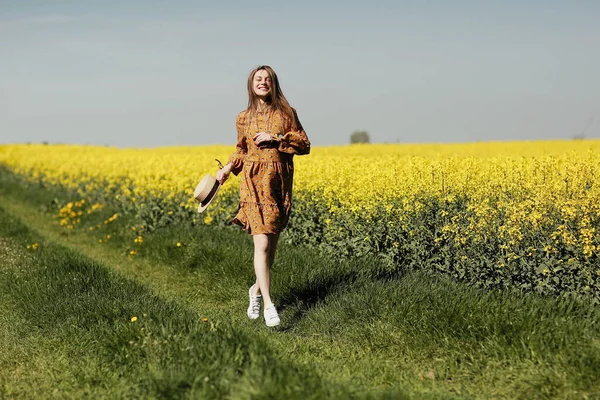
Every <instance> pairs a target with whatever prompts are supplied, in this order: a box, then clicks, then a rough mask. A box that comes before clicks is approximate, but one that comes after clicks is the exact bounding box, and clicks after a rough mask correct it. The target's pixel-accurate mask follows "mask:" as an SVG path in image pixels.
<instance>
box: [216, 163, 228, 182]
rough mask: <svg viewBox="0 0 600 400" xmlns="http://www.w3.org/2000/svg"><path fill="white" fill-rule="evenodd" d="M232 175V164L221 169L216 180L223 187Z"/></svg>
mask: <svg viewBox="0 0 600 400" xmlns="http://www.w3.org/2000/svg"><path fill="white" fill-rule="evenodd" d="M230 173H231V164H230V163H229V164H227V165H225V166H224V167H223V168H221V169H220V170H218V171H217V176H216V178H217V180H218V181H219V183H220V184H221V185H222V184H223V183H225V181H226V180H227V178H229V174H230Z"/></svg>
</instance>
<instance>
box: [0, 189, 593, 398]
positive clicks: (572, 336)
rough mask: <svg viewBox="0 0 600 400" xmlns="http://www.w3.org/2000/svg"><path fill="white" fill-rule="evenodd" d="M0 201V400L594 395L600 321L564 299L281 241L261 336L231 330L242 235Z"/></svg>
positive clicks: (10, 192) (245, 254)
mask: <svg viewBox="0 0 600 400" xmlns="http://www.w3.org/2000/svg"><path fill="white" fill-rule="evenodd" d="M0 200H1V201H2V203H0V204H2V206H3V208H4V210H5V212H3V213H1V214H0V226H1V228H0V238H2V239H0V240H1V242H0V243H2V247H1V249H2V250H1V253H0V261H1V262H2V265H3V267H2V269H1V270H0V271H1V272H0V274H1V275H0V276H1V278H2V280H1V281H0V292H1V293H2V294H1V295H0V301H1V303H0V304H1V306H2V307H3V309H4V308H5V309H6V310H8V311H7V312H6V314H4V315H2V319H1V320H0V346H1V347H0V349H2V352H1V353H0V384H1V385H2V386H0V390H3V391H0V397H2V394H4V395H9V394H10V393H16V394H20V395H21V396H23V397H36V396H35V395H36V394H44V396H42V397H52V393H53V390H54V389H58V390H59V392H58V393H56V394H55V395H54V396H55V397H82V396H86V395H93V396H95V397H102V396H105V397H128V396H131V397H136V396H140V395H141V396H142V397H192V398H194V397H208V398H219V397H223V396H229V397H232V398H250V397H252V396H253V395H255V396H256V398H265V397H272V398H290V397H292V398H293V397H296V398H307V397H311V396H312V397H314V398H350V397H367V398H403V397H410V398H585V397H586V396H587V397H589V398H594V397H600V378H599V377H600V327H599V321H600V311H599V310H598V309H597V308H595V307H593V306H590V305H586V304H583V303H581V302H578V301H577V300H568V299H552V298H543V297H539V296H535V295H521V294H518V293H514V292H513V293H510V292H485V291H480V290H477V289H473V288H468V287H465V286H463V285H460V284H457V283H455V282H453V281H451V280H449V279H447V278H443V277H440V276H437V275H433V274H425V273H422V272H421V273H414V272H412V273H405V274H400V275H394V276H389V275H387V274H385V273H384V272H383V271H385V268H383V266H382V265H380V264H379V263H378V261H377V260H373V259H355V260H352V261H348V262H342V261H340V260H334V259H331V258H327V257H323V256H321V255H319V254H315V253H314V252H313V251H311V250H307V249H304V248H301V247H294V246H286V245H282V246H280V249H279V252H278V256H277V260H276V265H275V266H274V271H273V282H272V284H273V290H272V291H273V295H274V298H275V300H276V304H277V305H278V308H279V309H280V311H281V317H282V328H281V329H275V330H273V329H269V328H267V327H265V326H264V323H261V322H260V321H250V320H248V319H247V317H246V316H245V309H246V307H247V304H246V301H247V300H246V294H247V288H248V286H249V285H250V284H251V282H252V279H253V272H252V258H251V256H252V247H251V241H250V238H249V237H248V236H247V235H245V234H243V233H240V232H237V231H234V230H219V229H211V228H210V227H201V228H191V227H188V226H178V227H172V228H165V229H161V230H159V231H156V232H153V233H146V234H143V237H144V242H143V244H141V245H138V244H134V243H133V239H134V238H135V237H136V236H137V233H135V232H133V231H132V230H131V228H130V225H131V223H132V221H127V220H125V219H117V220H116V221H115V222H114V223H112V224H109V225H105V226H103V227H102V228H101V229H99V230H94V231H91V232H89V231H88V230H87V228H86V227H87V226H96V224H97V223H98V222H101V221H102V219H103V218H106V215H110V213H111V210H105V213H106V215H98V216H96V217H94V216H93V215H92V216H89V217H86V219H84V220H83V223H82V225H83V226H82V228H79V229H78V230H76V232H71V233H64V232H63V231H62V230H61V228H60V227H59V226H58V224H57V221H56V219H53V218H52V213H48V212H41V211H40V210H46V209H50V210H52V207H51V206H50V202H51V199H50V198H49V197H48V195H47V194H46V193H44V192H40V191H37V192H26V191H23V190H22V189H20V188H19V187H16V186H14V185H10V184H7V183H3V184H2V187H1V189H0ZM54 213H55V211H54ZM94 218H95V219H94ZM107 234H111V239H110V240H109V241H108V243H99V242H98V240H99V239H101V238H105V237H106V235H107ZM34 241H39V242H41V243H42V245H41V247H40V248H38V249H37V250H35V251H34V250H31V249H26V244H31V243H33V242H34ZM177 242H181V243H183V244H184V245H183V246H182V247H177V246H175V243H177ZM132 248H136V249H137V252H138V254H137V255H136V256H128V255H127V254H128V251H129V250H130V249H132ZM8 260H12V261H10V262H9V261H8ZM133 315H136V316H139V320H138V321H137V322H135V323H131V322H130V318H131V316H133ZM144 315H145V316H144ZM203 317H206V318H208V322H202V319H201V318H203ZM142 328H144V330H143V331H142ZM205 377H208V380H206V381H205V380H204V379H205ZM57 382H58V383H57Z"/></svg>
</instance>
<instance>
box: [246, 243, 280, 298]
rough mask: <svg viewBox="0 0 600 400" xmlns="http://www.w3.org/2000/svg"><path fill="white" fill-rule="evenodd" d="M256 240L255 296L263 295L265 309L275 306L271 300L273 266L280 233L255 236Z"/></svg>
mask: <svg viewBox="0 0 600 400" xmlns="http://www.w3.org/2000/svg"><path fill="white" fill-rule="evenodd" d="M252 238H253V240H254V272H255V274H256V283H255V286H254V293H253V294H254V295H259V294H261V295H262V297H263V301H264V304H265V307H269V306H270V305H271V304H273V301H272V300H271V274H270V272H271V266H272V265H273V262H274V261H275V252H276V250H277V242H278V241H279V233H277V234H270V235H266V234H260V235H253V236H252Z"/></svg>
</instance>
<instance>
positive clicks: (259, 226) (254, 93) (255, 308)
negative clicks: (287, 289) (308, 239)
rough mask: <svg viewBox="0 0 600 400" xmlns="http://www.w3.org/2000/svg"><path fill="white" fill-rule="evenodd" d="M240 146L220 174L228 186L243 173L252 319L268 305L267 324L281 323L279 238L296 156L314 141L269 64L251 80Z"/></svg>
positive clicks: (239, 219) (241, 216)
mask: <svg viewBox="0 0 600 400" xmlns="http://www.w3.org/2000/svg"><path fill="white" fill-rule="evenodd" d="M236 127H237V146H236V151H235V153H233V154H232V155H231V157H230V158H229V162H228V163H227V164H226V165H225V166H224V167H223V168H222V169H220V170H219V171H218V172H217V176H216V178H217V180H218V181H219V182H220V183H221V184H223V182H225V181H226V180H227V178H228V177H229V174H230V173H232V172H233V174H234V175H238V174H240V173H241V174H242V176H241V182H240V206H239V210H238V213H237V215H236V216H235V218H234V219H233V223H235V224H238V225H240V226H241V227H242V229H244V230H245V231H246V232H248V233H249V234H250V235H252V239H253V241H254V272H255V274H256V281H255V282H254V284H253V285H252V286H251V287H250V289H249V291H248V295H249V299H250V304H249V306H248V312H247V314H248V317H249V318H251V319H257V318H259V317H260V308H261V302H264V312H263V315H264V318H265V323H266V324H267V326H277V325H279V323H280V320H279V315H278V313H277V309H276V308H275V305H274V304H273V300H272V299H271V292H270V270H271V267H272V265H273V262H274V260H275V251H276V249H277V241H278V240H279V235H280V234H281V232H282V231H283V230H284V229H285V227H286V226H287V223H288V219H289V217H290V211H291V208H292V184H293V178H294V163H293V158H294V155H302V154H308V153H309V152H310V141H309V140H308V137H307V136H306V132H304V129H303V128H302V125H301V124H300V121H299V119H298V115H297V114H296V110H294V109H293V108H292V107H291V106H290V104H289V103H288V101H287V99H286V98H285V96H284V95H283V92H282V91H281V87H280V86H279V80H278V79H277V75H276V74H275V71H273V69H272V68H271V67H269V66H267V65H262V66H260V67H258V68H256V69H254V70H253V71H252V72H251V73H250V76H249V77H248V107H247V108H246V110H244V111H242V112H241V113H239V114H238V116H237V120H236Z"/></svg>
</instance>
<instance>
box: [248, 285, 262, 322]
mask: <svg viewBox="0 0 600 400" xmlns="http://www.w3.org/2000/svg"><path fill="white" fill-rule="evenodd" d="M253 287H254V285H252V286H250V289H248V296H249V297H250V305H249V306H248V318H250V319H257V318H258V317H260V305H261V303H262V296H261V295H258V296H254V295H253V294H252V288H253Z"/></svg>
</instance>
